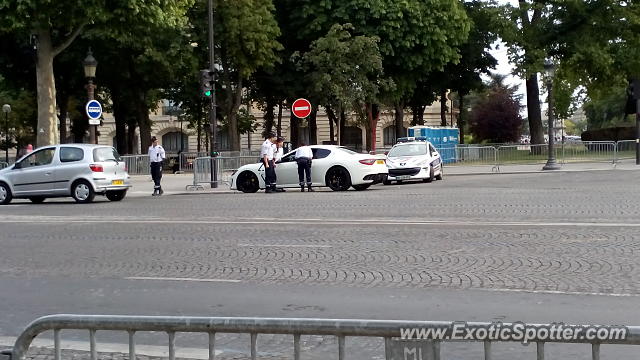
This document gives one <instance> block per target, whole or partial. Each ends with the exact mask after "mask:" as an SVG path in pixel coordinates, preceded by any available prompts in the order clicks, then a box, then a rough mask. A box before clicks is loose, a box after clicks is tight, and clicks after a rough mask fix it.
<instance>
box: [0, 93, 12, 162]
mask: <svg viewBox="0 0 640 360" xmlns="http://www.w3.org/2000/svg"><path fill="white" fill-rule="evenodd" d="M2 111H3V112H4V121H5V123H4V124H5V129H4V130H5V133H4V146H5V149H4V159H5V160H4V161H5V162H6V163H7V164H8V163H9V113H10V112H11V105H9V104H4V105H2Z"/></svg>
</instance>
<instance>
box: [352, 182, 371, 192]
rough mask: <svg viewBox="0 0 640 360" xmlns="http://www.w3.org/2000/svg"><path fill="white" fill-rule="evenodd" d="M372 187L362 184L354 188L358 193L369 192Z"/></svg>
mask: <svg viewBox="0 0 640 360" xmlns="http://www.w3.org/2000/svg"><path fill="white" fill-rule="evenodd" d="M370 186H371V184H360V185H353V188H354V189H356V191H362V190H367V189H368V188H369V187H370Z"/></svg>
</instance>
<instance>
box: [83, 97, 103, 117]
mask: <svg viewBox="0 0 640 360" xmlns="http://www.w3.org/2000/svg"><path fill="white" fill-rule="evenodd" d="M86 110H87V116H88V117H89V119H93V120H96V119H99V118H100V116H102V105H100V103H99V102H98V101H97V100H91V101H89V102H88V103H87V106H86Z"/></svg>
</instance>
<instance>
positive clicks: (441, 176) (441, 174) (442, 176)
mask: <svg viewBox="0 0 640 360" xmlns="http://www.w3.org/2000/svg"><path fill="white" fill-rule="evenodd" d="M443 178H444V168H443V167H442V165H440V174H438V175H436V180H442V179H443Z"/></svg>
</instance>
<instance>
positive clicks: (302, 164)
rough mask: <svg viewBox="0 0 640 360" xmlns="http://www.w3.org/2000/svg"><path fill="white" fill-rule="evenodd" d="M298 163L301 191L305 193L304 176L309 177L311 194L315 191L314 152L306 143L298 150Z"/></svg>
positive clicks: (296, 156)
mask: <svg viewBox="0 0 640 360" xmlns="http://www.w3.org/2000/svg"><path fill="white" fill-rule="evenodd" d="M295 158H296V162H297V163H298V180H299V181H300V191H301V192H304V184H305V183H304V176H305V174H306V175H307V189H308V191H309V192H312V191H314V190H313V188H312V187H311V185H312V182H311V160H312V159H313V150H312V149H311V147H309V146H306V145H305V144H304V143H303V144H302V146H300V147H299V148H298V149H296V154H295Z"/></svg>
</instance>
